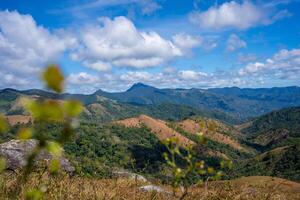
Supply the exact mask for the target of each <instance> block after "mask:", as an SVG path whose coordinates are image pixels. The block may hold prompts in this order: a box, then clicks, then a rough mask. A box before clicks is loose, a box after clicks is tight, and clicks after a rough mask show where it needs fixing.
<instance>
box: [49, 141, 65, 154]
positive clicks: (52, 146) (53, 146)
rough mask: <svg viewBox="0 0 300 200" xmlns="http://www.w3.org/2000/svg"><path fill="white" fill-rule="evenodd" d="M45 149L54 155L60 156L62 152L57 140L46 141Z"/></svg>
mask: <svg viewBox="0 0 300 200" xmlns="http://www.w3.org/2000/svg"><path fill="white" fill-rule="evenodd" d="M46 149H47V150H48V151H49V152H50V153H51V154H52V155H53V156H55V157H60V156H61V154H62V147H61V146H60V144H59V143H57V142H48V143H47V146H46Z"/></svg>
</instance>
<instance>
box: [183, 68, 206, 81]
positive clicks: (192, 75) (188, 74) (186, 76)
mask: <svg viewBox="0 0 300 200" xmlns="http://www.w3.org/2000/svg"><path fill="white" fill-rule="evenodd" d="M178 75H179V77H180V78H181V79H183V80H199V79H201V78H203V77H207V76H208V75H207V74H206V73H204V72H196V71H193V70H182V71H179V72H178Z"/></svg>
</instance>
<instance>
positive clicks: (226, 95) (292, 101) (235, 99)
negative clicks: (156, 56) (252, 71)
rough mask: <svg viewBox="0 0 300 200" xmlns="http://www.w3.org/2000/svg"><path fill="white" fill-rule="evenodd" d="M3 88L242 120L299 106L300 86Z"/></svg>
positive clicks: (25, 92)
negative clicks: (75, 90)
mask: <svg viewBox="0 0 300 200" xmlns="http://www.w3.org/2000/svg"><path fill="white" fill-rule="evenodd" d="M5 92H6V93H8V92H10V93H11V94H10V95H13V94H16V93H21V94H26V95H40V96H43V97H47V98H59V99H65V98H74V99H78V100H80V101H82V102H83V103H84V104H91V103H94V102H97V99H98V97H99V96H100V97H105V98H108V99H111V100H115V101H117V102H120V103H127V104H131V105H148V106H149V105H161V104H173V105H183V106H189V107H192V108H195V109H198V110H203V111H208V112H220V113H226V114H227V115H228V116H230V117H231V118H235V119H236V121H245V120H248V119H249V118H252V117H257V116H260V115H262V114H266V113H268V112H271V111H273V110H279V109H282V108H286V107H293V106H300V87H297V86H291V87H276V88H258V89H250V88H245V89H242V88H238V87H226V88H212V89H195V88H192V89H168V88H167V89H159V88H155V87H152V86H149V85H146V84H143V83H136V84H134V85H133V86H132V87H131V88H129V89H128V90H126V91H124V92H115V93H110V92H105V91H103V90H98V91H96V92H95V93H93V94H89V95H84V94H67V93H66V94H61V95H57V94H53V93H50V92H47V91H43V90H37V89H32V90H25V91H18V90H14V89H4V90H0V98H2V97H3V94H4V93H5ZM4 96H5V95H4Z"/></svg>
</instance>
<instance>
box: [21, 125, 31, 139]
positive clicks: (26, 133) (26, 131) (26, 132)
mask: <svg viewBox="0 0 300 200" xmlns="http://www.w3.org/2000/svg"><path fill="white" fill-rule="evenodd" d="M17 137H18V139H20V140H28V139H30V138H31V137H32V129H31V128H22V129H21V130H19V132H18V136H17Z"/></svg>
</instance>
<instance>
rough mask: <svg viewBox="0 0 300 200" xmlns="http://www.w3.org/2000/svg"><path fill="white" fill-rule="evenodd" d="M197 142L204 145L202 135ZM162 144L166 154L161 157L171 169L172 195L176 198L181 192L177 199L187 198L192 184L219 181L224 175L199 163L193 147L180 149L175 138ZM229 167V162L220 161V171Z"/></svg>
mask: <svg viewBox="0 0 300 200" xmlns="http://www.w3.org/2000/svg"><path fill="white" fill-rule="evenodd" d="M199 142H200V143H201V144H205V142H206V139H205V138H204V137H203V135H200V136H199ZM164 144H165V147H166V148H167V150H168V152H165V153H163V157H164V159H165V160H166V162H167V164H168V165H169V166H170V168H171V185H172V188H173V195H174V196H176V195H177V191H178V189H179V188H181V190H182V192H181V195H179V197H178V198H179V199H180V200H182V199H184V198H185V197H186V196H187V194H188V192H189V188H190V186H191V185H192V184H194V185H195V184H196V185H198V184H203V183H204V182H205V181H206V182H207V181H209V180H219V179H220V178H221V177H222V176H223V175H224V174H223V172H222V171H217V170H215V169H214V168H213V167H210V166H208V165H207V164H206V163H205V161H203V160H200V161H199V160H198V159H197V157H196V153H195V151H194V150H193V146H188V147H187V148H182V147H181V146H180V145H179V142H178V139H177V138H169V139H167V140H165V141H164ZM231 165H232V162H231V161H222V162H221V169H224V168H226V167H228V168H231ZM195 177H197V178H195ZM195 179H196V180H195Z"/></svg>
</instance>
